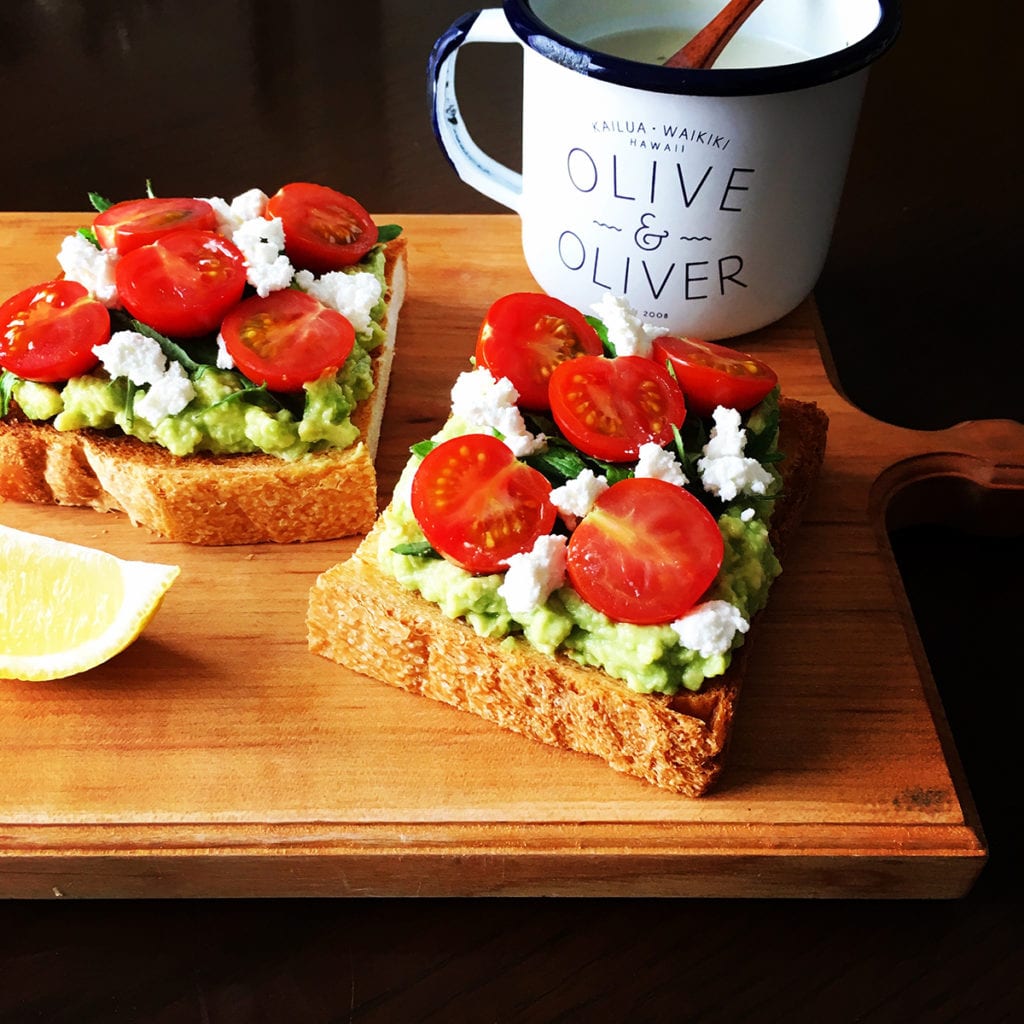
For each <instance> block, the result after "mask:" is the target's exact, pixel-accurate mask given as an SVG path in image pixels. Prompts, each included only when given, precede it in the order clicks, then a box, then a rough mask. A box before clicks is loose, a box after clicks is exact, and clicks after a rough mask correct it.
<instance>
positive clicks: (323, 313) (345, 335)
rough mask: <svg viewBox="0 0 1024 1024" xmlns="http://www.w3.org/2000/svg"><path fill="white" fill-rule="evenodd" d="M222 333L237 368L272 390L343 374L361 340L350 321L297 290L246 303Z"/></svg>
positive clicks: (296, 387) (227, 319)
mask: <svg viewBox="0 0 1024 1024" xmlns="http://www.w3.org/2000/svg"><path fill="white" fill-rule="evenodd" d="M220 334H221V338H223V340H224V347H225V348H226V349H227V350H228V354H229V355H230V356H231V358H232V359H233V360H234V361H235V366H237V367H238V368H239V369H240V370H241V371H242V372H243V373H244V374H245V375H246V376H247V377H248V378H249V379H250V380H252V381H254V382H255V383H257V384H266V385H267V387H268V388H270V389H271V390H272V391H299V390H301V388H302V385H303V384H306V383H308V382H309V381H312V380H318V379H319V378H320V377H322V376H323V375H324V374H325V373H326V372H327V371H328V370H334V371H337V370H339V369H340V368H341V366H342V364H343V363H344V362H345V360H346V359H347V358H348V355H349V353H350V352H351V351H352V346H353V345H354V344H355V339H356V332H355V329H354V328H353V326H352V324H351V323H349V321H348V320H347V319H346V318H345V317H343V316H342V315H341V314H340V313H337V312H335V311H334V310H333V309H329V308H328V307H327V306H325V305H323V303H321V302H320V301H319V300H318V299H315V298H313V296H312V295H309V294H307V293H306V292H300V291H297V290H296V289H294V288H284V289H282V290H281V291H276V292H271V293H270V294H269V295H268V296H267V297H266V298H260V296H258V295H254V296H252V297H251V298H248V299H244V300H243V301H242V302H240V303H239V304H238V305H237V306H235V308H234V309H233V310H231V312H230V313H228V315H227V316H226V317H225V318H224V322H223V324H221V329H220Z"/></svg>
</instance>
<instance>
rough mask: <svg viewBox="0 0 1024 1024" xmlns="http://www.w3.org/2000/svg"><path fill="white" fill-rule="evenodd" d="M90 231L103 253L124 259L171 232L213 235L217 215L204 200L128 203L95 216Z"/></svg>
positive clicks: (117, 205) (138, 201) (142, 200)
mask: <svg viewBox="0 0 1024 1024" xmlns="http://www.w3.org/2000/svg"><path fill="white" fill-rule="evenodd" d="M92 228H93V231H94V232H95V234H96V240H97V241H98V242H99V243H100V245H102V246H103V248H104V249H116V250H117V251H118V252H119V253H120V254H121V255H122V256H123V255H124V254H125V253H127V252H131V251H132V249H137V248H138V247H139V246H140V245H150V244H151V243H152V242H155V241H156V240H157V239H158V238H162V237H163V236H164V235H166V234H168V233H169V232H171V231H181V230H182V229H184V228H190V229H192V230H196V231H216V230H217V215H216V214H215V213H214V212H213V207H212V206H211V205H210V204H209V203H208V202H206V200H205V199H129V200H128V201H127V202H124V203H115V204H114V205H113V206H111V207H108V208H107V209H106V210H104V211H103V212H102V213H101V214H98V215H97V216H96V217H95V219H94V220H93V222H92Z"/></svg>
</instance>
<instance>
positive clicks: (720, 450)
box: [697, 405, 772, 501]
mask: <svg viewBox="0 0 1024 1024" xmlns="http://www.w3.org/2000/svg"><path fill="white" fill-rule="evenodd" d="M712 415H713V416H714V421H715V425H714V427H713V428H712V430H711V437H710V438H709V440H708V443H707V444H706V445H705V446H704V457H703V458H701V459H700V460H698V462H697V469H698V471H699V472H700V477H701V482H702V483H703V484H704V489H705V490H706V491H708V492H710V493H711V494H717V495H718V497H719V498H721V499H722V501H732V500H733V499H734V498H735V497H736V496H737V495H739V494H765V493H767V490H768V486H769V485H770V484H771V482H772V475H771V473H769V472H768V470H766V469H765V468H764V466H762V465H761V464H760V463H759V462H758V461H757V459H750V458H747V457H746V456H744V454H743V449H744V446H745V445H746V443H747V432H746V431H745V430H743V429H742V428H741V427H740V414H739V412H738V411H737V410H736V409H727V408H726V407H725V406H722V405H720V406H718V407H717V408H716V409H715V411H714V413H713V414H712Z"/></svg>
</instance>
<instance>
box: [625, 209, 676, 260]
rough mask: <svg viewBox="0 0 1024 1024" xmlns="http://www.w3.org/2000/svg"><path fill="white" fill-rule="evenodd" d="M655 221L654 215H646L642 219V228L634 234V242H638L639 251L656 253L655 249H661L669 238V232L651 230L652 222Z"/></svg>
mask: <svg viewBox="0 0 1024 1024" xmlns="http://www.w3.org/2000/svg"><path fill="white" fill-rule="evenodd" d="M653 219H654V214H653V213H645V214H644V215H643V216H642V217H641V218H640V227H638V228H637V229H636V231H635V232H634V234H633V241H634V242H636V245H637V248H638V249H644V250H646V251H647V252H654V250H655V249H660V248H661V243H662V242H664V241H665V239H666V238H668V234H669V233H668V232H667V231H653V230H651V226H650V222H651V220H653Z"/></svg>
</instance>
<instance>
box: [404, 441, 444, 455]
mask: <svg viewBox="0 0 1024 1024" xmlns="http://www.w3.org/2000/svg"><path fill="white" fill-rule="evenodd" d="M436 447H437V442H436V441H417V442H416V444H414V445H413V446H412V447H411V448H410V449H409V451H411V452H412V453H413V455H418V456H419V457H420V458H421V459H422V458H423V457H424V456H425V455H429V454H430V453H431V452H432V451H433V450H434V449H435V448H436Z"/></svg>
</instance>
